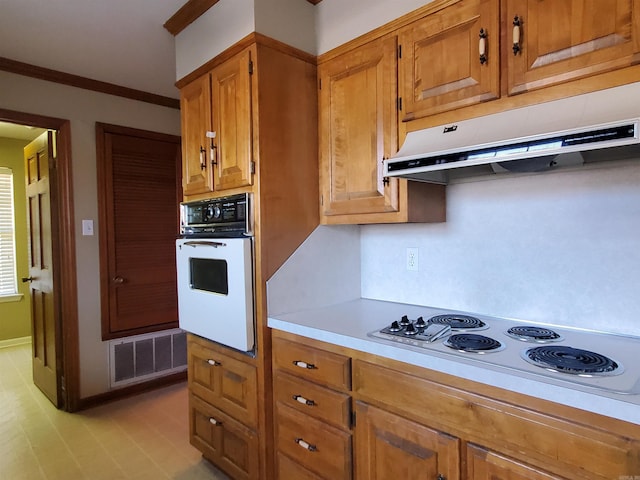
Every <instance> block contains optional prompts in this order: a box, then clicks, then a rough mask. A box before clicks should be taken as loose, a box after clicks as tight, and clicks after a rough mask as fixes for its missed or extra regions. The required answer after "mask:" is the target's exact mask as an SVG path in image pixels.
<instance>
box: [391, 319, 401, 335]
mask: <svg viewBox="0 0 640 480" xmlns="http://www.w3.org/2000/svg"><path fill="white" fill-rule="evenodd" d="M400 330H402V327H401V326H400V324H399V323H398V321H397V320H394V321H393V322H391V326H390V327H389V331H391V332H399V331H400Z"/></svg>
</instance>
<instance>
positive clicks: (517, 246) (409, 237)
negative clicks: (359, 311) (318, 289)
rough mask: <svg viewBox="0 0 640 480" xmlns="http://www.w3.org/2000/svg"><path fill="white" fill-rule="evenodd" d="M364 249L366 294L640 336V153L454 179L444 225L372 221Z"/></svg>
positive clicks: (364, 230)
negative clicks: (536, 171) (579, 165)
mask: <svg viewBox="0 0 640 480" xmlns="http://www.w3.org/2000/svg"><path fill="white" fill-rule="evenodd" d="M493 178H495V177H493ZM409 247H417V248H418V249H419V257H418V261H419V270H418V271H408V270H407V268H406V249H407V248H409ZM361 254H362V265H361V269H362V296H363V297H366V298H374V299H381V300H389V301H397V302H403V303H412V304H419V305H429V306H435V307H443V308H451V309H456V310H463V311H468V312H475V313H479V314H487V315H494V316H500V317H507V318H514V319H520V320H529V321H532V322H542V323H549V324H554V325H563V326H575V327H583V328H589V329H596V330H603V331H609V332H614V333H623V334H631V335H638V336H640V162H638V163H635V162H633V163H626V164H623V165H617V166H614V167H611V166H607V167H604V168H588V169H587V168H583V169H580V170H575V171H558V172H554V173H551V174H543V175H529V176H518V177H506V178H505V177H501V178H500V179H492V180H488V181H477V182H471V183H459V184H454V185H449V186H448V187H447V221H446V223H441V224H404V225H371V226H363V227H362V228H361Z"/></svg>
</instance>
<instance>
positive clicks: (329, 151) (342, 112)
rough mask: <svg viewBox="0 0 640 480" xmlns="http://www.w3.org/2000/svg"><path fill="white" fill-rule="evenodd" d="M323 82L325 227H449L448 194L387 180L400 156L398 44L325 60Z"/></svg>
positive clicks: (383, 42) (381, 43) (391, 41)
mask: <svg viewBox="0 0 640 480" xmlns="http://www.w3.org/2000/svg"><path fill="white" fill-rule="evenodd" d="M318 76H319V79H320V82H319V83H320V97H319V103H320V125H319V127H320V132H319V142H320V149H319V150H320V192H321V195H322V199H321V206H320V209H321V222H322V223H325V224H334V223H393V222H427V221H443V220H444V190H443V188H442V187H440V186H437V185H427V184H419V183H416V182H407V181H406V180H398V179H396V178H386V179H385V178H383V175H382V161H383V159H384V158H388V157H390V156H391V155H393V154H395V153H396V152H397V150H398V110H397V99H398V73H397V39H396V36H395V35H392V36H387V37H382V38H378V39H375V40H373V41H371V42H369V43H367V44H365V45H363V46H361V47H358V48H356V49H354V50H351V51H348V52H346V53H343V54H341V55H338V56H336V57H333V58H330V59H328V60H327V61H322V60H321V62H320V64H319V66H318Z"/></svg>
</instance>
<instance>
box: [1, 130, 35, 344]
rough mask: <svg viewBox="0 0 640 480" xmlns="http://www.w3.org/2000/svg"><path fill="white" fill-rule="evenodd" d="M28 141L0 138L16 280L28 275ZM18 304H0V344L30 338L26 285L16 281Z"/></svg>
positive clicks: (27, 287) (15, 302)
mask: <svg viewBox="0 0 640 480" xmlns="http://www.w3.org/2000/svg"><path fill="white" fill-rule="evenodd" d="M27 143H28V142H27V141H25V140H15V139H12V138H0V167H7V168H10V169H11V170H12V171H13V199H14V200H13V201H14V204H15V208H14V218H15V227H16V268H17V273H18V278H21V277H28V276H29V259H28V252H27V211H26V203H27V202H26V193H25V182H24V158H23V147H24V146H25V145H26V144H27ZM18 293H21V294H22V295H23V296H22V298H21V299H20V300H19V301H10V302H1V303H0V342H2V341H7V340H10V339H15V338H21V337H28V336H30V335H31V310H30V305H29V301H28V298H29V285H28V284H23V283H21V282H18Z"/></svg>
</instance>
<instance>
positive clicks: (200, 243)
mask: <svg viewBox="0 0 640 480" xmlns="http://www.w3.org/2000/svg"><path fill="white" fill-rule="evenodd" d="M184 245H185V246H187V245H188V246H190V247H193V248H196V247H213V248H218V247H226V246H227V244H226V243H222V242H211V241H208V240H190V241H188V242H184Z"/></svg>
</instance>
